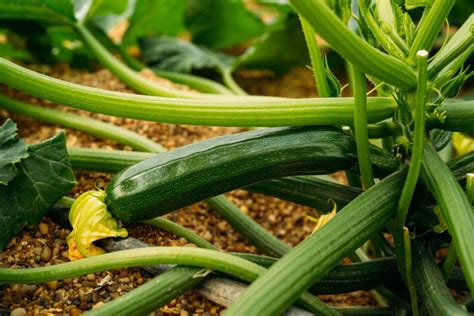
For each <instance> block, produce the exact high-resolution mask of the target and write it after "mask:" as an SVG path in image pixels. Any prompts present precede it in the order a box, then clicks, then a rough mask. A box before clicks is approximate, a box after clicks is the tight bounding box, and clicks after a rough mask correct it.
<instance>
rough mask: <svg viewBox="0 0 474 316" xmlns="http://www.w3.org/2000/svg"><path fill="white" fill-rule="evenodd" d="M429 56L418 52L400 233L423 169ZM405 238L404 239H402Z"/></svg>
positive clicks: (400, 209) (397, 218) (400, 210)
mask: <svg viewBox="0 0 474 316" xmlns="http://www.w3.org/2000/svg"><path fill="white" fill-rule="evenodd" d="M427 58H428V52H427V51H420V52H419V53H418V87H417V90H416V105H415V131H414V141H413V149H412V155H411V162H410V167H409V169H408V176H407V181H406V182H405V185H404V186H403V191H402V195H401V196H400V202H399V204H398V210H397V217H396V220H395V227H396V230H397V231H398V232H399V233H402V231H403V226H404V225H405V219H406V216H407V213H408V208H409V207H410V202H411V200H412V197H413V193H414V192H415V187H416V184H417V182H418V176H419V174H420V170H421V161H422V157H423V145H424V139H425V103H426V87H427V73H426V61H427ZM400 240H403V239H400Z"/></svg>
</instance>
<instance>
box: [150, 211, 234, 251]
mask: <svg viewBox="0 0 474 316" xmlns="http://www.w3.org/2000/svg"><path fill="white" fill-rule="evenodd" d="M229 203H230V202H229ZM144 223H145V224H148V225H152V226H155V227H157V228H159V229H163V230H165V231H167V232H169V233H171V234H173V235H175V236H179V237H183V238H184V239H186V240H187V241H189V242H190V243H193V244H195V245H196V246H198V247H199V248H205V249H212V250H218V249H217V248H216V247H215V246H214V245H213V244H211V243H209V242H208V241H207V240H205V239H204V238H202V237H201V236H199V235H198V234H196V233H194V232H192V231H190V230H189V229H186V228H184V227H183V226H181V225H179V224H176V223H175V222H172V221H170V220H168V219H166V218H163V217H157V218H153V219H150V220H148V221H144Z"/></svg>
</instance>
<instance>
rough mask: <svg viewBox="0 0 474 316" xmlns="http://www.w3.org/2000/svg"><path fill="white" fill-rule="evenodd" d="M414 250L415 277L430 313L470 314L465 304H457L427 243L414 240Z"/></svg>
mask: <svg viewBox="0 0 474 316" xmlns="http://www.w3.org/2000/svg"><path fill="white" fill-rule="evenodd" d="M413 252H414V254H413V277H414V278H415V281H416V284H417V287H418V292H419V293H420V295H421V298H422V300H423V302H424V303H425V307H426V309H427V310H428V312H429V314H430V315H469V314H468V313H467V311H466V309H465V308H464V306H461V305H458V304H456V301H455V300H454V298H453V296H452V295H451V293H450V292H449V290H448V287H447V286H446V282H445V280H444V277H443V274H442V273H441V271H440V270H439V268H438V266H437V265H436V263H435V262H434V260H433V258H432V257H431V255H430V253H429V251H428V249H427V245H426V244H425V243H423V242H419V241H418V242H414V243H413Z"/></svg>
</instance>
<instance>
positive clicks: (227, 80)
mask: <svg viewBox="0 0 474 316" xmlns="http://www.w3.org/2000/svg"><path fill="white" fill-rule="evenodd" d="M221 75H222V81H223V82H224V84H225V85H226V86H227V88H229V89H230V91H232V92H233V93H234V94H236V95H248V93H247V92H245V90H244V89H242V88H241V87H240V86H239V85H238V84H237V82H235V80H234V77H232V71H231V70H227V69H226V70H224V71H222V73H221Z"/></svg>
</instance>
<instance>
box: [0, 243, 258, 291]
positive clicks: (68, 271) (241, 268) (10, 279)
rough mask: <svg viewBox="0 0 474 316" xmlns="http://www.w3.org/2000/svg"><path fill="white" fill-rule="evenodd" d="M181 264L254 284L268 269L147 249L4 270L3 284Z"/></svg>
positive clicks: (218, 256) (189, 251) (183, 251)
mask: <svg viewBox="0 0 474 316" xmlns="http://www.w3.org/2000/svg"><path fill="white" fill-rule="evenodd" d="M159 263H162V264H165V263H166V264H180V265H188V266H194V267H202V268H208V269H212V270H218V271H221V272H224V273H226V274H230V275H232V276H235V277H238V278H240V279H242V280H245V281H253V280H254V279H255V278H256V277H257V276H258V275H260V274H262V273H263V272H264V271H265V268H263V267H261V266H259V265H257V264H254V263H252V262H250V261H247V260H244V259H241V258H238V257H236V256H232V255H229V254H226V253H223V252H220V251H215V250H209V249H201V248H192V247H147V248H140V249H133V250H123V251H117V252H112V253H106V254H102V255H98V256H93V257H88V258H84V259H81V260H78V261H72V262H67V263H61V264H57V265H52V266H46V267H39V268H30V269H7V268H4V269H0V283H28V284H33V283H42V282H48V281H51V280H59V279H66V278H70V277H76V276H80V275H85V274H88V273H95V272H100V271H105V270H113V269H120V268H125V267H138V266H142V265H153V264H159Z"/></svg>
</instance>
